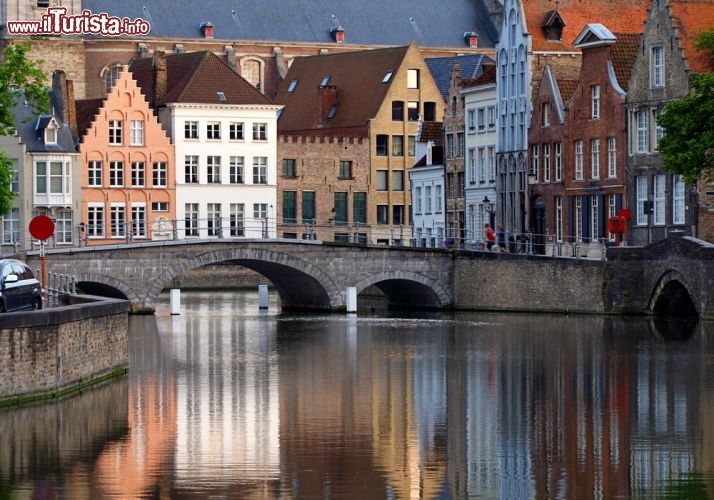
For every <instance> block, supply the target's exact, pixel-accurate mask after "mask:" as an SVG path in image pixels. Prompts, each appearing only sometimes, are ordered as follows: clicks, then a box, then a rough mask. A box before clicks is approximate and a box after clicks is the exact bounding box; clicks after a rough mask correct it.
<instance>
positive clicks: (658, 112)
mask: <svg viewBox="0 0 714 500" xmlns="http://www.w3.org/2000/svg"><path fill="white" fill-rule="evenodd" d="M661 114H662V110H661V109H656V110H652V123H654V126H655V130H654V132H655V134H654V141H653V142H654V144H652V148H653V149H654V150H655V151H657V146H658V145H659V141H660V139H662V136H663V135H664V129H663V128H662V125H660V124H659V121H658V119H659V115H661Z"/></svg>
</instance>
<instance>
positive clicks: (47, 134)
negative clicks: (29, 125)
mask: <svg viewBox="0 0 714 500" xmlns="http://www.w3.org/2000/svg"><path fill="white" fill-rule="evenodd" d="M58 129H59V124H58V123H57V120H55V119H54V118H50V119H49V121H48V122H47V126H45V130H44V142H45V144H57V130H58Z"/></svg>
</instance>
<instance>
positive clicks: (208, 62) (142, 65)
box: [129, 51, 272, 105]
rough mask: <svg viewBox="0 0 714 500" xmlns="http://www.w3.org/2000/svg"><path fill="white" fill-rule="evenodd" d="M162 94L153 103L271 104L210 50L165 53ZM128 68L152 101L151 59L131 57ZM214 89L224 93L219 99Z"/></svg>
mask: <svg viewBox="0 0 714 500" xmlns="http://www.w3.org/2000/svg"><path fill="white" fill-rule="evenodd" d="M165 57H166V80H167V85H166V95H165V96H164V98H163V99H161V100H159V101H158V102H155V103H153V102H152V104H153V105H161V104H166V103H169V102H183V103H201V104H272V102H271V101H270V99H268V98H267V97H265V96H264V95H263V94H262V93H260V92H259V91H258V90H256V88H255V87H253V86H252V85H251V84H250V83H248V82H247V81H246V80H245V79H244V78H243V77H242V76H240V75H239V74H238V73H236V72H235V70H233V69H232V68H231V67H230V66H228V64H226V63H225V62H224V61H223V60H222V59H221V58H220V57H218V56H217V55H215V54H214V53H213V52H209V51H203V52H187V53H184V54H167V55H166V56H165ZM129 71H130V72H131V73H132V76H133V78H134V79H135V80H136V82H137V84H138V85H139V88H140V89H141V91H142V93H143V94H144V95H145V96H147V99H148V100H149V101H152V93H153V91H152V89H153V87H154V85H153V59H152V58H140V59H133V60H132V61H131V62H130V64H129ZM218 92H222V93H223V96H224V97H225V99H224V100H220V99H219V97H218Z"/></svg>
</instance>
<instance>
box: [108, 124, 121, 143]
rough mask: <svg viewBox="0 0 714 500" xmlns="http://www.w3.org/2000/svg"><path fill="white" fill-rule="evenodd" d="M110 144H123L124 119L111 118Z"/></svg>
mask: <svg viewBox="0 0 714 500" xmlns="http://www.w3.org/2000/svg"><path fill="white" fill-rule="evenodd" d="M109 145H110V146H121V145H122V121H121V120H109Z"/></svg>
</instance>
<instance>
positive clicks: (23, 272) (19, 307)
mask: <svg viewBox="0 0 714 500" xmlns="http://www.w3.org/2000/svg"><path fill="white" fill-rule="evenodd" d="M0 276H1V277H2V278H1V279H2V283H0V312H6V311H23V310H36V309H42V289H41V287H40V282H39V281H37V279H36V278H35V275H34V274H33V273H32V269H30V268H29V267H28V266H27V264H25V263H24V262H21V261H19V260H15V259H2V260H0Z"/></svg>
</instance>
